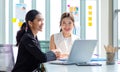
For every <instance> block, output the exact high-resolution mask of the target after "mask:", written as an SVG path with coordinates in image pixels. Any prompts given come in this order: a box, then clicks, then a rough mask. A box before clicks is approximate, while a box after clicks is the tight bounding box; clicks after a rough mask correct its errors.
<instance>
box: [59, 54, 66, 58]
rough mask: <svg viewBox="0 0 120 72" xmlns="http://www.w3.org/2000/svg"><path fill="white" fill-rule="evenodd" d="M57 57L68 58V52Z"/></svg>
mask: <svg viewBox="0 0 120 72" xmlns="http://www.w3.org/2000/svg"><path fill="white" fill-rule="evenodd" d="M59 58H68V54H60V57H59Z"/></svg>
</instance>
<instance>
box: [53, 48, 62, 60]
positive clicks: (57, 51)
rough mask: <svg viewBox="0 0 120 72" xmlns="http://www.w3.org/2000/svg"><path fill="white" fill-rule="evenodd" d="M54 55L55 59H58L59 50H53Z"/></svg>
mask: <svg viewBox="0 0 120 72" xmlns="http://www.w3.org/2000/svg"><path fill="white" fill-rule="evenodd" d="M52 51H53V52H54V53H55V55H56V57H57V59H58V58H59V57H60V51H59V50H57V49H54V50H52Z"/></svg>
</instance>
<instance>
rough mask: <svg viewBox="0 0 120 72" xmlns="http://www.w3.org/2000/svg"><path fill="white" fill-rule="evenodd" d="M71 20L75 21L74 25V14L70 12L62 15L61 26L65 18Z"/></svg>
mask: <svg viewBox="0 0 120 72" xmlns="http://www.w3.org/2000/svg"><path fill="white" fill-rule="evenodd" d="M67 17H68V18H70V19H71V20H72V21H73V23H74V16H73V14H72V13H69V12H65V13H63V14H62V16H61V19H60V26H61V24H62V20H63V19H64V18H67ZM61 31H62V29H60V32H61Z"/></svg>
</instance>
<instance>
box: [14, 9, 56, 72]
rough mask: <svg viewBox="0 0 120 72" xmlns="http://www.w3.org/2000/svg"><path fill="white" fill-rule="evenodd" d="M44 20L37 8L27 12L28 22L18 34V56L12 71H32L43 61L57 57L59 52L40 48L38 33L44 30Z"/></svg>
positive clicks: (26, 18)
mask: <svg viewBox="0 0 120 72" xmlns="http://www.w3.org/2000/svg"><path fill="white" fill-rule="evenodd" d="M43 20H44V19H43V17H42V15H41V13H40V12H38V11H37V10H30V11H29V12H28V13H27V14H26V17H25V21H26V22H25V23H23V25H22V27H21V29H20V30H19V31H18V33H17V36H16V40H17V44H16V45H17V46H18V56H17V61H16V64H15V66H14V68H13V70H12V72H32V71H33V70H35V69H36V68H38V67H39V66H40V64H41V63H44V62H47V61H51V60H55V59H56V57H57V52H53V51H49V52H47V53H43V52H42V51H41V49H40V45H39V42H38V39H37V33H38V31H42V27H43Z"/></svg>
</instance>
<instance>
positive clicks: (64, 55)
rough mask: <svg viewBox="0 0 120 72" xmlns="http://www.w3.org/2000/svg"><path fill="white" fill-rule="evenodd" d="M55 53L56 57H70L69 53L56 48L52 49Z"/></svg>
mask: <svg viewBox="0 0 120 72" xmlns="http://www.w3.org/2000/svg"><path fill="white" fill-rule="evenodd" d="M52 51H53V52H54V53H55V55H56V57H57V59H61V58H68V54H67V53H64V54H63V53H61V52H60V51H59V50H58V49H54V50H52Z"/></svg>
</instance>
